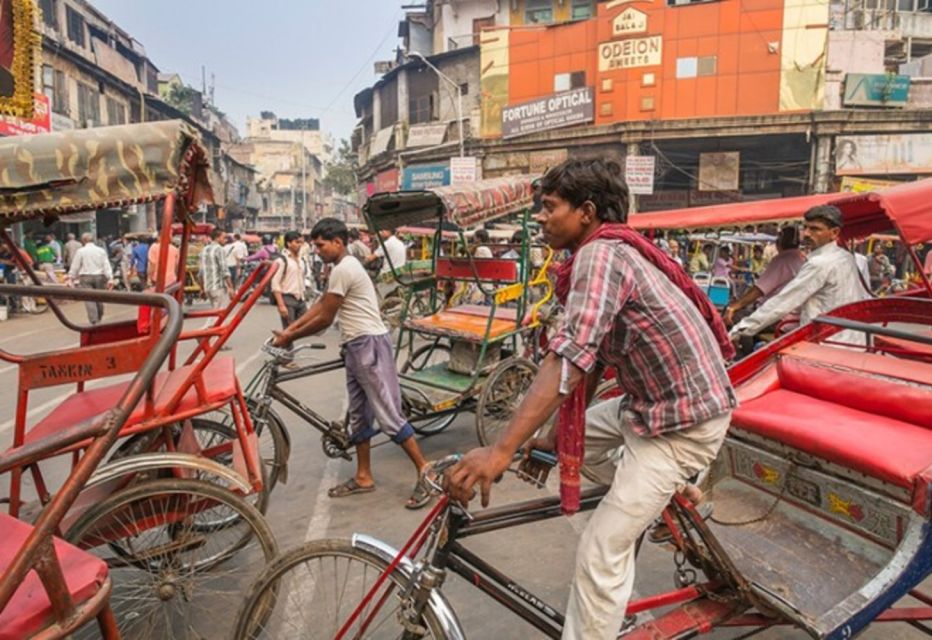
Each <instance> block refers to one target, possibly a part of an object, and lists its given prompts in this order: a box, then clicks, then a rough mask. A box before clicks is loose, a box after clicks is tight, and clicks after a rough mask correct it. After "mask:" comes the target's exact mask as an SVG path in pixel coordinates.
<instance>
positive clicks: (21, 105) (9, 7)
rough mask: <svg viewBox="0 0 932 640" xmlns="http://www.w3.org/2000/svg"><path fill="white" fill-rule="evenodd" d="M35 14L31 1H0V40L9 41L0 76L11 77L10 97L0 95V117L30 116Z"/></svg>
mask: <svg viewBox="0 0 932 640" xmlns="http://www.w3.org/2000/svg"><path fill="white" fill-rule="evenodd" d="M37 13H38V9H36V6H35V4H34V2H33V0H0V38H2V39H8V38H11V37H12V44H13V59H12V64H11V65H10V68H9V69H7V68H6V67H5V66H3V65H0V66H2V68H0V73H4V72H6V73H7V74H9V75H12V81H13V91H12V94H9V95H0V114H2V115H9V116H15V117H18V118H32V117H33V115H34V111H35V99H34V97H33V93H34V92H35V59H36V52H37V51H38V50H39V47H40V46H41V36H40V35H39V33H38V31H37V30H36V16H37ZM7 42H9V40H7ZM0 50H2V49H0Z"/></svg>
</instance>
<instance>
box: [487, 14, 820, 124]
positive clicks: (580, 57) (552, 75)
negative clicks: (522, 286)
mask: <svg viewBox="0 0 932 640" xmlns="http://www.w3.org/2000/svg"><path fill="white" fill-rule="evenodd" d="M827 28H828V2H827V1H817V2H815V3H813V2H803V1H802V0H742V1H741V2H737V1H734V0H724V1H721V2H700V3H691V4H672V5H671V4H668V2H667V0H620V1H619V0H615V1H611V2H603V3H599V4H598V14H597V16H596V17H593V18H591V19H588V20H581V21H577V22H571V23H567V24H561V25H555V26H551V27H541V26H519V27H511V28H510V29H507V30H505V29H501V30H496V31H491V32H488V33H486V34H484V38H483V40H482V56H483V61H482V71H483V83H484V84H483V90H484V91H486V94H487V96H488V97H489V98H490V99H491V100H492V102H493V103H498V104H500V105H501V106H506V105H515V104H521V103H523V102H527V101H531V100H534V99H538V98H542V97H545V96H549V95H552V94H554V93H559V92H561V91H566V90H570V89H577V88H582V87H592V89H593V91H594V94H595V113H594V118H595V119H594V123H595V124H596V125H602V124H611V123H616V122H624V121H636V120H668V119H676V118H702V117H710V116H748V115H764V114H775V113H781V112H790V111H801V110H811V109H818V108H820V106H821V104H822V96H823V87H824V60H825V55H824V53H825V42H826V33H827ZM503 75H507V85H506V84H505V83H504V82H502V81H501V80H502V78H501V77H502V76H503ZM496 76H497V78H498V81H497V82H496ZM487 80H488V81H489V82H488V84H486V81H487ZM506 87H507V88H506ZM495 111H496V110H493V109H486V110H485V113H484V114H483V115H484V117H486V118H490V119H491V118H493V117H495V115H496V113H495ZM498 115H499V117H500V113H499V114H498ZM500 132H501V129H500V125H498V126H496V123H495V122H493V121H491V120H490V121H488V122H486V121H483V134H484V135H485V136H486V137H496V136H497V135H499V134H500Z"/></svg>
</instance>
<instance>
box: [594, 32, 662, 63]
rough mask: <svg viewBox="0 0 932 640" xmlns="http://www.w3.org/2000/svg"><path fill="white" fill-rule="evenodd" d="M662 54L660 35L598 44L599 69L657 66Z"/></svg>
mask: <svg viewBox="0 0 932 640" xmlns="http://www.w3.org/2000/svg"><path fill="white" fill-rule="evenodd" d="M662 54H663V39H662V38H661V37H660V36H648V37H646V38H631V39H630V40H616V41H613V42H603V43H602V44H600V45H599V71H613V70H616V69H633V68H635V67H653V66H657V65H659V64H660V61H661V58H662Z"/></svg>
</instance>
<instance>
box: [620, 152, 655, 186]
mask: <svg viewBox="0 0 932 640" xmlns="http://www.w3.org/2000/svg"><path fill="white" fill-rule="evenodd" d="M655 162H656V158H654V156H627V157H625V182H627V183H628V192H629V193H632V194H634V195H636V196H646V195H651V194H652V193H653V192H654V165H655Z"/></svg>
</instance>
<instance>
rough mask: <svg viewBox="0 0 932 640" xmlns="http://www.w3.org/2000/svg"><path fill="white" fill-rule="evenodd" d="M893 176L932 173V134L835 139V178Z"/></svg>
mask: <svg viewBox="0 0 932 640" xmlns="http://www.w3.org/2000/svg"><path fill="white" fill-rule="evenodd" d="M891 173H932V133H898V134H891V135H878V136H839V137H838V138H836V139H835V175H839V176H845V175H848V176H853V175H854V176H856V175H886V174H891Z"/></svg>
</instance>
